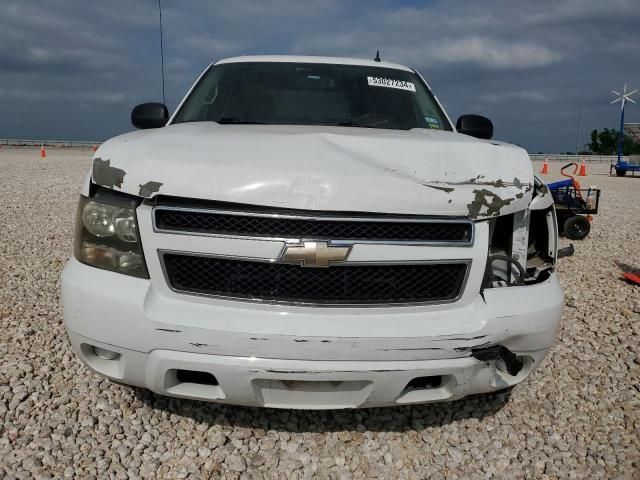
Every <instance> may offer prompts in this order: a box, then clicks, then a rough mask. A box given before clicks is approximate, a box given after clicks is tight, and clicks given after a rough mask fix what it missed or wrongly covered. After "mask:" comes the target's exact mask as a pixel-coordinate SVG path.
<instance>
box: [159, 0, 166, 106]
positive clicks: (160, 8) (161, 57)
mask: <svg viewBox="0 0 640 480" xmlns="http://www.w3.org/2000/svg"><path fill="white" fill-rule="evenodd" d="M158 12H159V14H160V61H161V62H162V103H164V104H165V105H166V104H167V100H166V98H165V94H164V44H163V41H162V36H163V35H162V5H161V4H160V0H158Z"/></svg>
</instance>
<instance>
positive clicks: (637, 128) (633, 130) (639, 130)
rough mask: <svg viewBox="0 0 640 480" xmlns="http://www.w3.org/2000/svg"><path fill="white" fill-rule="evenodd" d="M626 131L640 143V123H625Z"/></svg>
mask: <svg viewBox="0 0 640 480" xmlns="http://www.w3.org/2000/svg"><path fill="white" fill-rule="evenodd" d="M624 131H625V132H627V135H630V136H631V137H632V138H633V139H634V140H635V141H636V142H640V123H625V124H624Z"/></svg>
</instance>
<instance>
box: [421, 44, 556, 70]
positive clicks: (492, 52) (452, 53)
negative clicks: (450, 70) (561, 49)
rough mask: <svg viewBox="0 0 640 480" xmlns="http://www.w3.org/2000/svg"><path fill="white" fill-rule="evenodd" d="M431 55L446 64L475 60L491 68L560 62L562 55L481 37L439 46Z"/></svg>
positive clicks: (530, 66)
mask: <svg viewBox="0 0 640 480" xmlns="http://www.w3.org/2000/svg"><path fill="white" fill-rule="evenodd" d="M430 53H431V56H432V57H433V58H434V59H436V60H439V61H441V62H445V63H460V62H472V63H475V64H477V65H479V66H485V67H491V68H535V67H545V66H547V65H551V64H553V63H556V62H558V61H560V59H561V58H562V56H561V55H560V54H559V53H557V52H554V51H552V50H551V49H549V48H546V47H542V46H538V45H533V44H527V43H515V44H513V43H508V42H506V41H505V42H500V41H497V40H490V39H486V38H481V37H467V38H463V39H460V40H454V41H452V42H450V43H447V42H444V44H442V45H440V46H437V47H436V48H433V49H432V50H431V52H430Z"/></svg>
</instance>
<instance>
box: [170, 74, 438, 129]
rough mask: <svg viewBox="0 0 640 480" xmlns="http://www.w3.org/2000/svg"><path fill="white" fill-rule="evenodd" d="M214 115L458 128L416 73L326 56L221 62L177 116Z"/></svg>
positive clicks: (227, 119)
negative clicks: (299, 60) (319, 60)
mask: <svg viewBox="0 0 640 480" xmlns="http://www.w3.org/2000/svg"><path fill="white" fill-rule="evenodd" d="M207 121H212V122H217V123H234V124H269V125H332V126H344V127H362V128H385V129H394V130H409V129H412V128H429V129H438V130H451V126H450V125H449V122H448V121H447V119H446V117H445V116H444V113H443V112H442V110H441V109H440V108H439V106H438V105H437V103H436V102H435V100H434V98H433V96H432V94H431V92H430V91H429V90H428V89H427V87H426V85H425V84H424V82H422V80H421V79H420V78H419V77H418V76H417V75H416V74H415V73H413V72H409V71H405V70H397V69H392V68H382V67H366V66H356V65H332V64H325V63H317V64H316V63H284V62H277V63H276V62H243V63H228V64H222V65H214V66H213V67H211V68H210V69H209V71H208V72H207V73H206V74H205V75H204V76H203V77H202V78H201V80H200V81H199V82H198V85H196V87H195V88H194V89H193V91H192V92H191V94H190V95H189V97H188V98H187V100H186V101H185V102H184V104H183V106H182V108H181V109H180V111H179V112H178V114H177V115H176V117H175V119H174V120H173V123H184V122H207Z"/></svg>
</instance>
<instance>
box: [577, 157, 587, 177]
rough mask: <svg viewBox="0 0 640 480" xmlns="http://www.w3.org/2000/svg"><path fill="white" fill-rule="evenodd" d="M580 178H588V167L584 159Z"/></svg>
mask: <svg viewBox="0 0 640 480" xmlns="http://www.w3.org/2000/svg"><path fill="white" fill-rule="evenodd" d="M578 176H579V177H586V176H587V166H586V165H585V164H584V158H583V159H582V162H581V163H580V172H579V173H578Z"/></svg>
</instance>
